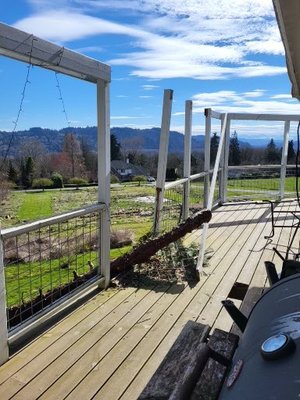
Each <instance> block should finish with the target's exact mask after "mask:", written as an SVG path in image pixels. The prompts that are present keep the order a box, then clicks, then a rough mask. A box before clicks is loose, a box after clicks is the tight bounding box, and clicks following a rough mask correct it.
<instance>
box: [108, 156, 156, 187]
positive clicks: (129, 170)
mask: <svg viewBox="0 0 300 400" xmlns="http://www.w3.org/2000/svg"><path fill="white" fill-rule="evenodd" d="M111 172H112V174H113V175H115V176H116V177H117V178H118V179H119V180H120V181H122V182H124V181H131V180H132V178H133V177H135V176H138V175H142V176H145V177H148V176H149V174H148V173H147V171H146V170H145V169H144V168H143V167H141V166H140V165H133V164H130V162H129V160H126V162H125V161H122V160H112V161H111Z"/></svg>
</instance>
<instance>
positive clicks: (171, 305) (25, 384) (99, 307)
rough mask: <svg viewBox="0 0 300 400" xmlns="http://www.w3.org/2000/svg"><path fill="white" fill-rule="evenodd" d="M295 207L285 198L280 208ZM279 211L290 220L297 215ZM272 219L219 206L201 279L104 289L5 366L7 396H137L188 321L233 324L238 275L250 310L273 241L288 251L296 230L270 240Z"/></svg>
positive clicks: (260, 210)
mask: <svg viewBox="0 0 300 400" xmlns="http://www.w3.org/2000/svg"><path fill="white" fill-rule="evenodd" d="M292 207H293V205H292V204H290V203H282V204H281V205H280V206H279V207H278V208H277V209H279V208H280V209H282V210H289V209H292ZM280 218H281V222H282V223H283V224H290V223H291V218H292V217H288V216H286V215H284V214H282V215H281V216H280ZM270 221H271V219H270V210H269V206H268V205H266V204H255V203H248V204H242V203H240V204H229V205H226V206H223V207H220V208H218V209H217V210H216V211H215V212H214V213H213V218H212V221H211V224H210V229H209V231H208V240H207V244H208V246H209V247H210V248H211V249H212V258H211V259H210V261H209V265H208V266H207V267H206V268H204V272H205V275H203V276H201V279H200V282H199V283H197V284H195V285H190V286H189V285H188V284H174V283H173V284H170V283H153V285H152V286H148V287H146V286H141V287H139V288H136V287H127V288H125V289H110V290H109V291H107V292H103V293H100V294H99V295H97V296H95V297H94V298H92V299H90V300H89V301H88V302H87V303H86V304H84V305H83V306H81V307H80V308H79V309H77V310H75V311H73V312H72V313H71V314H70V315H69V316H67V317H65V318H64V319H63V320H62V321H60V322H59V323H57V324H56V325H55V326H54V327H52V328H51V329H49V330H48V331H46V332H45V333H43V334H42V335H41V336H40V337H38V338H37V339H35V340H34V341H33V342H32V343H31V344H29V345H28V346H26V347H25V348H24V349H22V350H21V351H19V352H18V353H17V354H15V355H14V356H13V357H12V358H11V359H10V360H9V361H8V362H7V363H6V364H5V365H4V366H2V367H0V398H1V400H5V399H10V398H11V399H22V400H26V399H30V400H32V399H37V398H40V399H47V400H48V399H56V400H57V399H58V400H59V399H65V398H67V399H77V398H82V399H91V398H94V399H108V400H110V399H111V400H113V399H122V400H125V399H127V400H129V399H130V400H132V399H135V398H137V397H138V395H139V394H140V393H141V391H142V390H143V388H144V386H145V385H146V383H147V382H148V381H149V379H150V378H151V376H152V374H153V373H154V372H155V370H156V369H157V367H158V366H159V364H160V362H161V361H162V359H163V358H164V356H165V355H166V353H167V352H168V350H169V349H170V347H171V346H172V344H173V343H174V341H175V340H176V338H177V336H178V334H179V333H180V331H181V329H182V327H183V326H184V324H185V323H186V322H187V321H188V320H194V321H199V322H202V323H205V324H206V323H208V324H210V325H211V326H212V327H213V328H220V329H224V330H228V331H229V330H230V329H231V328H232V321H231V320H230V318H229V317H228V315H227V313H226V312H225V310H224V309H223V308H222V306H221V300H223V299H225V298H226V297H227V296H228V294H229V292H230V290H231V288H232V286H233V284H234V282H235V281H238V282H241V283H245V284H247V285H249V289H248V292H247V294H246V296H245V299H244V300H243V301H240V300H234V301H235V303H236V304H237V306H240V308H241V309H242V310H243V312H245V313H246V314H247V313H249V311H250V310H251V308H252V306H253V303H254V302H255V301H256V300H257V298H258V296H259V295H260V294H261V293H262V291H263V290H264V288H265V287H266V286H267V285H268V284H267V281H266V273H265V270H264V261H266V260H274V262H275V263H276V265H277V264H278V266H280V265H281V263H280V262H279V258H278V256H277V255H275V254H274V251H273V250H272V247H273V246H274V245H280V249H281V250H284V249H285V246H286V245H287V243H288V240H289V238H290V235H291V230H290V229H285V228H276V229H275V235H274V237H273V238H272V241H268V240H266V239H264V235H267V234H269V233H270V231H271V222H270ZM200 235H201V230H198V231H195V232H193V233H192V234H190V235H187V237H186V238H185V244H186V243H192V242H194V243H199V240H200ZM297 240H298V242H299V238H298V237H297ZM232 329H233V330H236V331H237V328H236V327H233V328H232Z"/></svg>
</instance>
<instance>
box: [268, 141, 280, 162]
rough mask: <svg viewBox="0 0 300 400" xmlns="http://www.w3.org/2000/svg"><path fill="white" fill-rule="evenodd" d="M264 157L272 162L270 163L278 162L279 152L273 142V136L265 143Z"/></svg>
mask: <svg viewBox="0 0 300 400" xmlns="http://www.w3.org/2000/svg"><path fill="white" fill-rule="evenodd" d="M265 159H266V161H267V162H268V163H270V164H272V163H273V164H276V163H278V162H280V153H279V150H278V149H277V147H276V144H275V142H274V139H273V138H272V139H271V140H270V142H269V143H268V145H267V148H266V151H265Z"/></svg>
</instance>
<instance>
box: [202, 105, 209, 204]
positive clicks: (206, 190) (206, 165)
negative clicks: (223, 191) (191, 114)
mask: <svg viewBox="0 0 300 400" xmlns="http://www.w3.org/2000/svg"><path fill="white" fill-rule="evenodd" d="M204 115H205V143H204V172H205V173H206V174H207V175H206V176H205V178H204V199H203V206H204V207H207V203H208V195H209V186H210V184H209V182H210V179H209V170H210V138H211V108H206V109H205V110H204Z"/></svg>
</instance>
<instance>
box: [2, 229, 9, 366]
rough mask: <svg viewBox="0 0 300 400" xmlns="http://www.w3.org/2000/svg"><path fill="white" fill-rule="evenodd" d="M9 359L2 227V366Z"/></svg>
mask: <svg viewBox="0 0 300 400" xmlns="http://www.w3.org/2000/svg"><path fill="white" fill-rule="evenodd" d="M8 358H9V349H8V331H7V317H6V289H5V273H4V249H3V240H2V236H1V226H0V365H2V364H4V363H5V362H6V361H7V360H8Z"/></svg>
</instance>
